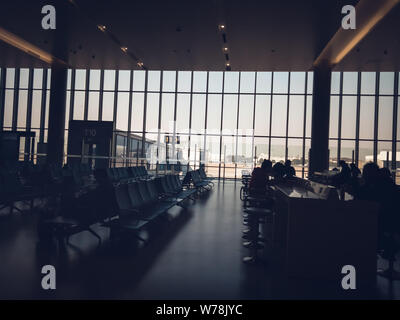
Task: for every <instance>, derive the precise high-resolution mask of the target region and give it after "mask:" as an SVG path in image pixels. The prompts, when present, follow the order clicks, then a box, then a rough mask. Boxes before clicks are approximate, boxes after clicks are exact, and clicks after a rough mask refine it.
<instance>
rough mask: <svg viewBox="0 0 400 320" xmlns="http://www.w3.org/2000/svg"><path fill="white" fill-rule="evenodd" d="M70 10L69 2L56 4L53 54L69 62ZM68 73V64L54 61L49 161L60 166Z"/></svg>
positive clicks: (48, 148)
mask: <svg viewBox="0 0 400 320" xmlns="http://www.w3.org/2000/svg"><path fill="white" fill-rule="evenodd" d="M70 10H72V8H71V5H70V3H68V2H60V3H58V5H57V6H56V17H57V20H56V21H57V24H56V30H54V32H55V34H54V36H55V37H54V45H53V48H52V55H53V56H54V57H56V58H58V59H60V60H62V61H64V62H68V22H69V18H68V17H69V16H70ZM67 74H68V66H67V65H65V64H62V63H53V65H52V66H51V86H50V107H49V127H48V138H47V162H48V163H50V164H55V165H58V166H62V163H63V153H64V130H65V110H66V109H65V108H66V105H65V99H66V90H67Z"/></svg>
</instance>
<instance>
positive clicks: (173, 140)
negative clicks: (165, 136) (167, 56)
mask: <svg viewBox="0 0 400 320" xmlns="http://www.w3.org/2000/svg"><path fill="white" fill-rule="evenodd" d="M175 72H176V73H175V75H176V77H175V101H174V128H173V132H172V157H171V159H174V158H175V152H176V110H177V106H178V78H179V72H178V71H175Z"/></svg>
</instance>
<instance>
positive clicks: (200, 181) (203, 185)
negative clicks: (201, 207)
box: [182, 167, 214, 191]
mask: <svg viewBox="0 0 400 320" xmlns="http://www.w3.org/2000/svg"><path fill="white" fill-rule="evenodd" d="M182 183H183V185H185V186H189V187H194V188H196V189H198V190H200V191H209V190H211V189H212V187H213V186H214V182H213V181H212V179H211V178H209V177H207V174H206V172H205V171H204V168H203V167H201V168H200V169H197V170H193V171H188V172H187V173H186V175H185V177H184V178H183V182H182Z"/></svg>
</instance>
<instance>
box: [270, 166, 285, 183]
mask: <svg viewBox="0 0 400 320" xmlns="http://www.w3.org/2000/svg"><path fill="white" fill-rule="evenodd" d="M272 175H273V177H274V182H279V181H282V180H283V178H284V177H285V166H284V165H283V163H281V162H277V163H275V164H274V166H273V168H272Z"/></svg>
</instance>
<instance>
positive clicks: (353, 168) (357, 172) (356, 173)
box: [350, 163, 361, 178]
mask: <svg viewBox="0 0 400 320" xmlns="http://www.w3.org/2000/svg"><path fill="white" fill-rule="evenodd" d="M350 173H351V177H352V178H358V177H359V176H360V175H361V171H360V169H358V167H357V166H356V165H355V163H350Z"/></svg>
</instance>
